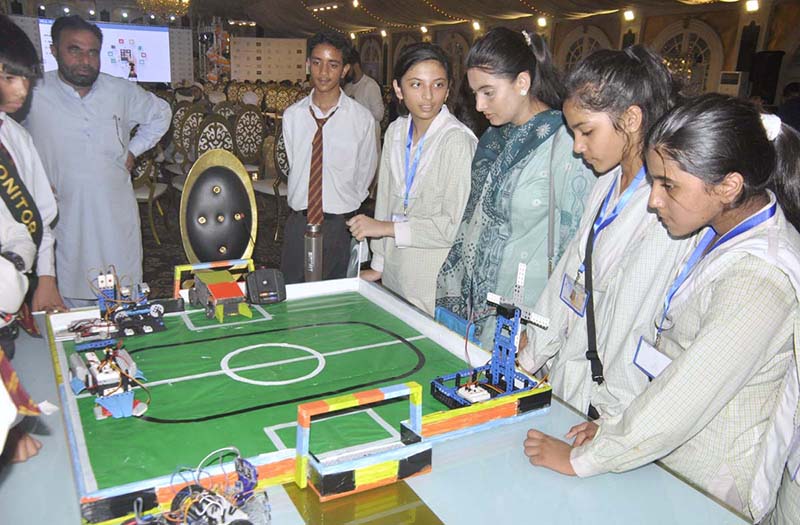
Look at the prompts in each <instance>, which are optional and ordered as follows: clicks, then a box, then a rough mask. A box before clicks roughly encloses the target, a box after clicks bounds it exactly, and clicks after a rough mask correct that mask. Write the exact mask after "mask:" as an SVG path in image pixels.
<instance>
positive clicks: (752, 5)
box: [744, 0, 758, 13]
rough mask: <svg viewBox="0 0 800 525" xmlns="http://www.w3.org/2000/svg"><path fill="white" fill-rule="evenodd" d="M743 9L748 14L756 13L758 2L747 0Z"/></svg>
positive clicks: (756, 0)
mask: <svg viewBox="0 0 800 525" xmlns="http://www.w3.org/2000/svg"><path fill="white" fill-rule="evenodd" d="M744 8H745V9H746V10H747V12H748V13H754V12H756V11H758V0H747V2H745V4H744Z"/></svg>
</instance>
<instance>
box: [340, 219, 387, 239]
mask: <svg viewBox="0 0 800 525" xmlns="http://www.w3.org/2000/svg"><path fill="white" fill-rule="evenodd" d="M346 224H347V226H348V227H349V228H350V233H351V234H352V235H353V237H355V238H356V240H357V241H361V240H363V239H365V238H367V237H371V238H379V237H394V223H393V222H388V221H378V220H375V219H373V218H372V217H367V216H366V215H363V214H361V215H356V216H355V217H353V218H352V219H350V220H349V221H347V223H346Z"/></svg>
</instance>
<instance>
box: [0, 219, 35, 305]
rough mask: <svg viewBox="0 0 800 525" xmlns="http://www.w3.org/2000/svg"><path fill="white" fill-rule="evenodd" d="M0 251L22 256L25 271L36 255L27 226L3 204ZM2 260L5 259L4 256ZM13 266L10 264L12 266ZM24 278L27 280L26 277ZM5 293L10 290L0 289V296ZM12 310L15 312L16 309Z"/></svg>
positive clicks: (0, 221) (0, 284) (0, 224)
mask: <svg viewBox="0 0 800 525" xmlns="http://www.w3.org/2000/svg"><path fill="white" fill-rule="evenodd" d="M0 252H13V253H15V254H17V255H19V256H20V257H22V260H23V261H25V271H26V272H27V271H30V269H31V267H32V266H33V261H34V259H35V257H36V245H35V244H34V243H33V239H32V238H31V234H30V233H28V228H26V227H25V226H24V225H23V224H22V223H19V222H17V221H16V220H15V219H14V217H13V216H12V215H11V212H10V211H8V208H6V207H5V206H0ZM2 260H3V261H6V259H4V258H3V259H2ZM6 262H8V261H6ZM13 266H14V265H11V267H12V268H13ZM6 278H7V276H5V275H3V276H2V279H6ZM25 280H26V282H27V279H25ZM0 286H2V283H0ZM26 288H27V286H26ZM6 293H10V292H5V291H0V298H2V297H3V296H5V295H6ZM0 301H2V299H0ZM12 302H13V300H12ZM3 304H5V302H3ZM0 310H3V308H2V307H0ZM6 311H7V310H6ZM14 311H15V312H16V310H14Z"/></svg>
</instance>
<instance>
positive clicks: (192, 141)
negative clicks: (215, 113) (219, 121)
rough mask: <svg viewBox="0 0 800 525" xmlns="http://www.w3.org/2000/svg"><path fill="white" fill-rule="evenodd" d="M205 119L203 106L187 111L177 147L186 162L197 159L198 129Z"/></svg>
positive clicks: (181, 124)
mask: <svg viewBox="0 0 800 525" xmlns="http://www.w3.org/2000/svg"><path fill="white" fill-rule="evenodd" d="M204 117H205V113H204V112H203V108H202V106H199V105H197V104H195V105H192V106H191V107H190V108H188V109H187V110H186V113H184V115H183V119H181V123H180V140H179V142H178V143H176V144H175V147H176V149H177V150H178V151H179V152H180V153H181V155H183V158H184V159H186V160H190V161H193V160H194V159H196V158H197V150H196V146H197V140H196V139H197V129H198V128H199V127H200V122H202V121H203V118H204Z"/></svg>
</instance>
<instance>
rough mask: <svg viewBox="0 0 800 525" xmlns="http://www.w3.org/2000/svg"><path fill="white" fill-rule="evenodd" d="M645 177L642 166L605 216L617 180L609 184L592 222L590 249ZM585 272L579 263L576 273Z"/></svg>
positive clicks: (620, 211)
mask: <svg viewBox="0 0 800 525" xmlns="http://www.w3.org/2000/svg"><path fill="white" fill-rule="evenodd" d="M644 176H645V169H644V166H642V167H641V168H640V169H639V172H638V173H637V174H636V177H634V178H633V180H632V181H631V183H630V185H629V186H628V188H627V189H626V190H625V192H623V194H622V195H621V196H620V198H619V201H618V202H617V205H616V206H614V209H613V210H611V213H610V214H609V215H608V216H606V211H607V210H608V205H609V204H610V203H611V197H612V196H613V195H614V190H615V189H616V188H617V179H614V183H613V184H611V187H610V188H609V189H608V194H606V198H605V199H603V205H602V206H601V208H600V215H598V216H597V218H596V219H595V221H594V224H593V225H592V229H593V230H594V239H593V240H592V247H594V245H595V244H597V236H598V235H600V232H601V231H603V230H604V229H606V228H607V227H608V226H609V225H610V224H611V223H612V222H614V220H615V219H616V218H617V216H618V215H619V214H620V213H622V210H623V209H625V206H627V204H628V201H629V200H631V197H633V194H634V192H635V191H636V190H637V189H638V188H639V186H641V184H642V182H644ZM584 271H586V266H585V265H584V264H583V263H581V266H580V268H578V273H583V272H584Z"/></svg>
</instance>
